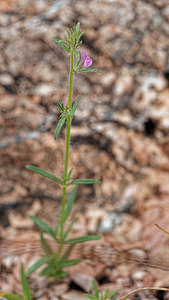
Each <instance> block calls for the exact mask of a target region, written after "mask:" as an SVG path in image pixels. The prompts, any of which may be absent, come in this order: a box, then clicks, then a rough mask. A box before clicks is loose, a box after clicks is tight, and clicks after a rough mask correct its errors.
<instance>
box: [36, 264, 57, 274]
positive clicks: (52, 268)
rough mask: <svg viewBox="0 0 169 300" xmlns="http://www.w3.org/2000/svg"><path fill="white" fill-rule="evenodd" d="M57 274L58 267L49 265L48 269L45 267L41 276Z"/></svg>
mask: <svg viewBox="0 0 169 300" xmlns="http://www.w3.org/2000/svg"><path fill="white" fill-rule="evenodd" d="M55 272H56V266H55V265H48V266H47V267H45V268H44V269H43V270H42V271H41V272H40V276H44V275H49V276H50V275H53V274H54V273H55Z"/></svg>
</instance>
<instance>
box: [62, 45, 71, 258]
mask: <svg viewBox="0 0 169 300" xmlns="http://www.w3.org/2000/svg"><path fill="white" fill-rule="evenodd" d="M73 64H74V52H73V50H72V51H71V57H70V72H69V96H68V116H67V128H66V146H65V164H64V180H63V182H64V184H63V190H62V209H61V224H60V243H61V244H60V247H59V253H60V252H61V250H62V247H63V245H62V241H63V233H64V215H65V206H66V195H67V185H66V182H67V177H68V166H69V149H70V129H71V114H70V113H71V108H72V91H73Z"/></svg>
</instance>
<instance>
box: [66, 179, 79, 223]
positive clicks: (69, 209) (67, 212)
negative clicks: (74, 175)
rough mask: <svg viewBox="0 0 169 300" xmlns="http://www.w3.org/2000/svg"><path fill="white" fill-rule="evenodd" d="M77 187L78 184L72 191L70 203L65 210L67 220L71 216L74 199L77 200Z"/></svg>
mask: <svg viewBox="0 0 169 300" xmlns="http://www.w3.org/2000/svg"><path fill="white" fill-rule="evenodd" d="M77 188H78V186H77V185H74V187H73V189H72V191H71V193H70V197H69V199H68V203H67V206H66V210H65V221H66V220H67V218H68V217H69V215H70V213H71V210H72V207H73V203H74V200H75V197H76V194H77Z"/></svg>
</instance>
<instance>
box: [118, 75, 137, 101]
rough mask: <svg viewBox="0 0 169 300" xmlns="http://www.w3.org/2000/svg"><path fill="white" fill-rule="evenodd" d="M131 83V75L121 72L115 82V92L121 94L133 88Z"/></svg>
mask: <svg viewBox="0 0 169 300" xmlns="http://www.w3.org/2000/svg"><path fill="white" fill-rule="evenodd" d="M133 83H134V82H133V77H132V76H131V75H130V74H122V75H121V76H120V77H119V78H118V80H117V82H116V85H115V89H114V92H115V94H116V95H117V96H121V95H124V94H125V93H128V92H130V91H131V90H132V88H133Z"/></svg>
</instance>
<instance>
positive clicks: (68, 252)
mask: <svg viewBox="0 0 169 300" xmlns="http://www.w3.org/2000/svg"><path fill="white" fill-rule="evenodd" d="M75 246H76V244H70V245H69V246H68V247H67V249H66V251H65V253H64V254H63V256H62V260H65V259H68V258H69V256H70V254H71V252H72V250H73V249H74V247H75Z"/></svg>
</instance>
